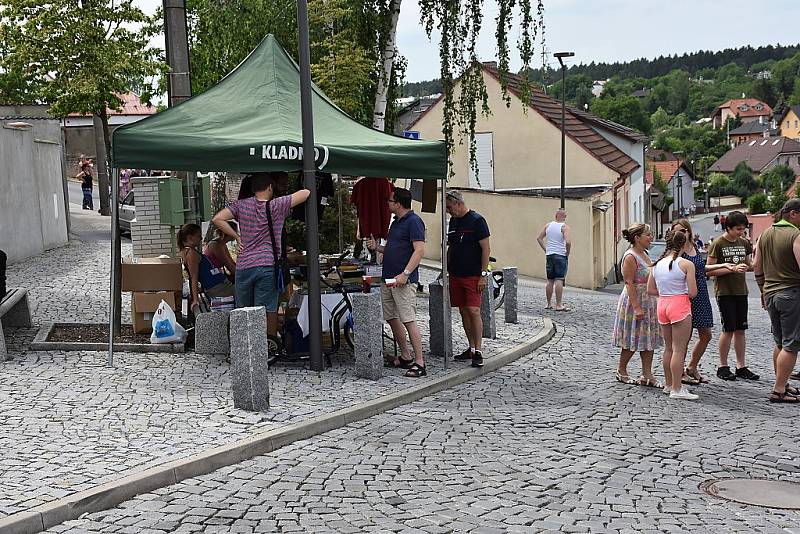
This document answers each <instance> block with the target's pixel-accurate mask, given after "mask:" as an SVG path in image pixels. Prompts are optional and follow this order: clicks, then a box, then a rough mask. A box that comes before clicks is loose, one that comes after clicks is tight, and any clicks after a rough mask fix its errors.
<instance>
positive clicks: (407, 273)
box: [403, 269, 411, 276]
mask: <svg viewBox="0 0 800 534" xmlns="http://www.w3.org/2000/svg"><path fill="white" fill-rule="evenodd" d="M403 274H404V275H406V276H411V273H410V272H408V271H406V270H405V269H403Z"/></svg>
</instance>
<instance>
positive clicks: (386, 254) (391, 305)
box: [367, 187, 428, 378]
mask: <svg viewBox="0 0 800 534" xmlns="http://www.w3.org/2000/svg"><path fill="white" fill-rule="evenodd" d="M388 203H389V211H391V212H392V215H394V222H393V223H392V225H391V227H390V228H389V235H388V236H387V237H386V244H385V245H378V243H377V242H376V241H375V238H374V237H373V236H370V237H369V238H368V239H367V248H369V249H370V250H377V251H378V252H381V253H382V254H383V280H384V283H383V284H382V285H381V301H382V304H383V317H384V319H386V322H387V323H389V326H390V327H391V329H392V334H394V339H395V341H396V342H397V345H398V346H399V347H400V357H399V358H398V359H396V360H395V361H394V365H395V367H400V368H402V369H408V371H406V376H407V377H411V378H419V377H422V376H425V375H426V374H428V373H427V371H426V369H425V358H424V357H423V355H422V337H421V336H420V333H419V328H418V327H417V291H416V283H417V282H418V281H419V262H420V261H421V260H422V256H423V255H424V254H425V223H424V222H422V219H421V218H420V217H419V215H417V214H416V213H414V212H413V211H412V210H411V192H410V191H409V190H408V189H402V188H399V187H398V188H395V190H394V191H393V192H392V194H391V195H390V196H389V199H388ZM392 279H393V280H394V284H389V285H387V283H386V281H387V280H392ZM406 333H408V337H409V338H410V339H411V346H412V347H413V349H414V357H413V358H412V357H411V353H410V352H409V350H408V343H407V342H406Z"/></svg>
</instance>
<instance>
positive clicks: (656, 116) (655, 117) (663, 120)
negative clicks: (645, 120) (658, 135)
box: [650, 107, 672, 131]
mask: <svg viewBox="0 0 800 534" xmlns="http://www.w3.org/2000/svg"><path fill="white" fill-rule="evenodd" d="M650 124H651V126H652V128H653V130H654V131H655V130H661V129H662V128H665V127H667V126H671V125H672V117H670V116H669V113H667V112H666V110H665V109H664V108H662V107H659V108H658V109H657V110H656V111H655V112H654V113H653V114H652V115H650Z"/></svg>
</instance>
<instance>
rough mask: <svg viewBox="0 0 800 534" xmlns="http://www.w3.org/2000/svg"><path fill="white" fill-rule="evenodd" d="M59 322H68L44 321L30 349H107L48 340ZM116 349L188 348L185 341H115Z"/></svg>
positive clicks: (172, 350) (180, 350)
mask: <svg viewBox="0 0 800 534" xmlns="http://www.w3.org/2000/svg"><path fill="white" fill-rule="evenodd" d="M58 324H66V323H44V324H43V325H42V327H41V328H40V329H39V332H37V333H36V337H35V338H33V341H32V342H31V344H30V350H34V351H49V350H63V351H73V350H97V351H107V350H108V343H81V342H77V341H70V342H67V341H47V338H48V337H50V334H51V333H52V332H53V329H54V328H55V327H56V325H58ZM114 350H116V351H120V352H171V353H176V354H179V353H183V352H186V348H185V347H184V344H183V343H164V344H163V345H159V344H157V343H152V344H151V343H114Z"/></svg>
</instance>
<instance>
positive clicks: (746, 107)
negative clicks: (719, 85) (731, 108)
mask: <svg viewBox="0 0 800 534" xmlns="http://www.w3.org/2000/svg"><path fill="white" fill-rule="evenodd" d="M748 109H750V106H748V105H747V104H742V105H741V106H739V111H747V110H748Z"/></svg>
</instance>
